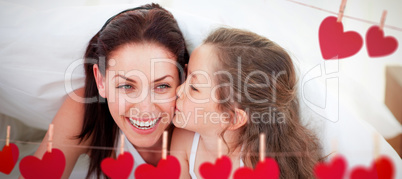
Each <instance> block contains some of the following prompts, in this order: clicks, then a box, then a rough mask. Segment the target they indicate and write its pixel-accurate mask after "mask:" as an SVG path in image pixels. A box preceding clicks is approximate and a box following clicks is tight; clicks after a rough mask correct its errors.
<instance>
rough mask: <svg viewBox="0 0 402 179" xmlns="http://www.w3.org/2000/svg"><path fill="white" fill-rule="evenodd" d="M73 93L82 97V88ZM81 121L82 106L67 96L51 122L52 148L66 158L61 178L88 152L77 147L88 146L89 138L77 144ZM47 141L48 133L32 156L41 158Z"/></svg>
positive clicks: (67, 176)
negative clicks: (52, 128) (52, 126)
mask: <svg viewBox="0 0 402 179" xmlns="http://www.w3.org/2000/svg"><path fill="white" fill-rule="evenodd" d="M74 92H75V93H76V95H78V96H80V97H83V96H84V88H80V89H78V90H75V91H74ZM83 120H84V104H83V103H81V102H78V101H75V100H73V99H72V98H71V97H70V96H68V97H67V99H66V100H65V101H64V103H63V105H62V106H61V107H60V109H59V111H58V112H57V114H56V116H55V117H54V119H53V121H52V123H53V125H54V130H53V147H54V148H58V149H60V150H61V151H63V153H64V156H65V157H66V167H65V169H64V173H63V177H62V178H69V176H70V174H71V172H72V170H73V168H74V165H75V163H76V162H77V160H78V157H79V156H80V155H81V154H85V153H87V152H88V148H84V147H78V146H88V145H90V139H91V138H89V139H87V140H84V141H83V142H82V143H79V139H77V137H76V136H78V135H79V134H80V132H81V129H82V125H83ZM47 140H48V133H46V136H45V138H44V139H43V140H42V143H41V144H40V146H39V148H38V150H37V151H36V152H35V154H34V156H36V157H38V158H42V156H43V154H44V153H45V152H46V151H47Z"/></svg>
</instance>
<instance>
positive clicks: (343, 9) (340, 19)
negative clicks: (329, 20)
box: [336, 0, 346, 22]
mask: <svg viewBox="0 0 402 179" xmlns="http://www.w3.org/2000/svg"><path fill="white" fill-rule="evenodd" d="M345 6H346V0H342V3H341V7H339V13H338V20H337V21H336V22H342V18H343V13H344V12H345Z"/></svg>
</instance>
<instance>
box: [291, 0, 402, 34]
mask: <svg viewBox="0 0 402 179" xmlns="http://www.w3.org/2000/svg"><path fill="white" fill-rule="evenodd" d="M287 1H289V2H292V3H296V4H299V5H303V6H306V7H310V8H313V9H317V10H320V11H324V12H328V13H331V14H334V15H338V12H333V11H330V10H326V9H323V8H320V7H316V6H313V5H309V4H305V3H302V2H298V1H295V0H287ZM343 17H346V18H349V19H353V20H357V21H361V22H365V23H369V24H374V25H379V24H380V22H374V21H369V20H365V19H361V18H357V17H353V16H348V15H343ZM384 27H386V28H389V29H393V30H397V31H401V32H402V28H400V27H396V26H392V25H386V24H384Z"/></svg>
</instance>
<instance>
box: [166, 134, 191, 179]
mask: <svg viewBox="0 0 402 179" xmlns="http://www.w3.org/2000/svg"><path fill="white" fill-rule="evenodd" d="M193 136H194V132H190V131H187V130H184V129H180V128H175V129H174V131H173V136H172V144H171V146H170V153H171V154H172V155H173V156H175V157H176V158H177V159H178V160H179V162H180V167H181V169H180V178H181V179H187V178H191V177H190V173H189V163H188V156H189V153H190V151H191V143H192V141H193Z"/></svg>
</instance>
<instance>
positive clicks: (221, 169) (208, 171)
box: [200, 156, 232, 179]
mask: <svg viewBox="0 0 402 179" xmlns="http://www.w3.org/2000/svg"><path fill="white" fill-rule="evenodd" d="M231 170H232V161H230V159H229V158H228V157H226V156H222V157H221V158H219V159H216V162H215V164H212V163H209V162H205V163H203V164H202V165H201V166H200V174H201V176H202V177H203V178H204V179H212V178H214V179H220V178H225V179H226V178H229V176H230V171H231Z"/></svg>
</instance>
